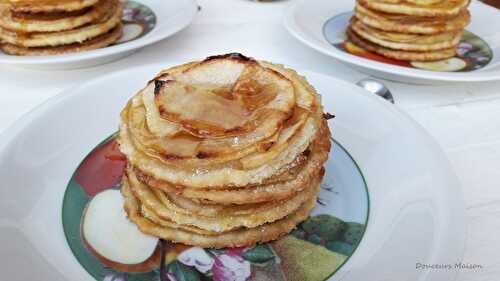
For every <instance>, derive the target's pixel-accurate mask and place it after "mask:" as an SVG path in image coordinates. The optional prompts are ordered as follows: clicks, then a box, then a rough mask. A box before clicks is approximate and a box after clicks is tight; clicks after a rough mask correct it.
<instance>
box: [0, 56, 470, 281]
mask: <svg viewBox="0 0 500 281" xmlns="http://www.w3.org/2000/svg"><path fill="white" fill-rule="evenodd" d="M168 65H169V64H165V65H149V66H143V67H139V68H132V69H127V70H126V71H121V72H116V73H113V74H109V75H106V76H104V77H102V78H98V79H95V80H92V81H89V82H88V83H85V84H82V85H81V86H79V87H77V88H74V89H72V90H70V91H67V92H65V93H63V94H60V95H58V96H56V97H55V98H52V99H50V100H49V101H48V102H46V103H45V104H43V105H42V106H40V107H38V108H37V109H36V110H34V111H32V112H31V113H29V114H27V115H26V116H25V117H23V118H22V119H21V120H19V121H18V122H17V123H16V124H15V125H14V126H13V127H11V128H10V129H8V130H7V131H5V133H4V134H3V135H2V136H1V138H0V178H2V188H1V189H0V241H2V242H3V246H2V247H1V249H0V258H1V259H2V261H3V262H2V263H1V264H0V272H1V274H2V276H3V278H4V279H8V280H12V281H16V280H29V279H31V278H32V277H33V276H36V277H37V278H38V279H40V280H54V281H58V280H90V279H91V277H90V275H89V274H88V273H87V272H86V271H85V270H84V268H83V267H82V266H81V265H80V263H79V262H78V261H77V259H76V258H75V256H74V255H73V254H72V251H71V250H70V247H69V246H68V243H67V242H66V238H65V234H64V230H63V224H62V220H61V209H62V204H63V196H64V192H65V190H66V187H67V184H68V181H69V180H70V178H71V177H72V174H73V172H74V171H75V169H77V167H78V165H79V164H80V163H81V161H82V159H84V158H85V156H86V155H87V154H88V153H89V152H90V151H91V150H92V149H93V148H94V147H95V146H96V145H97V144H98V143H100V142H101V141H103V139H105V138H106V137H107V136H110V135H111V134H113V133H114V132H115V131H116V130H117V125H118V115H119V113H120V110H121V109H122V107H123V106H124V105H125V103H126V101H127V100H128V98H130V96H131V95H133V94H134V93H135V91H137V90H138V89H140V88H141V87H142V86H143V85H144V84H145V81H148V80H149V79H150V78H151V77H153V75H154V74H156V73H157V72H158V71H159V70H160V69H162V68H165V67H167V66H168ZM300 73H302V74H304V75H306V77H307V78H308V79H309V81H310V82H311V83H312V84H313V85H314V86H315V87H316V88H317V89H318V91H319V92H320V93H321V94H322V95H323V102H324V106H325V110H326V111H328V112H331V113H335V115H336V118H335V119H334V120H333V121H331V123H330V125H332V127H333V135H334V138H335V139H336V140H337V141H338V142H339V143H341V144H342V145H343V146H344V148H345V150H346V151H348V152H349V154H350V155H351V156H352V159H354V161H355V162H356V163H357V165H359V168H360V172H358V170H357V168H355V164H353V163H354V162H353V160H352V159H350V158H349V157H348V154H345V153H344V152H342V151H343V149H341V150H338V149H337V150H335V151H338V155H339V156H338V157H340V158H338V161H335V160H334V161H333V162H330V163H332V164H331V165H333V167H335V163H338V164H340V166H338V168H337V169H336V171H335V172H338V175H339V176H338V179H337V182H335V179H334V178H332V177H329V176H328V175H331V176H333V177H335V173H333V174H332V171H327V179H326V182H327V183H331V184H334V185H335V184H340V185H344V188H349V187H351V188H353V189H355V190H353V191H345V190H344V189H341V190H344V191H342V192H340V193H345V194H348V195H346V196H347V197H346V198H351V199H346V200H343V199H342V200H338V201H337V202H338V203H336V204H334V205H336V206H334V209H336V210H337V211H335V212H337V215H338V216H339V217H341V218H342V219H344V220H355V221H356V220H363V219H366V216H367V211H368V210H367V208H368V206H366V205H364V204H366V203H362V200H361V201H360V200H359V198H364V197H363V196H365V195H363V193H364V192H359V190H363V188H362V187H361V189H359V188H358V186H363V181H362V180H360V176H359V175H360V174H362V175H363V176H364V179H365V180H366V184H367V186H368V191H369V198H370V201H369V204H370V206H369V213H370V214H369V218H368V222H367V228H366V232H365V234H364V237H363V238H362V240H361V243H360V245H359V247H358V248H357V249H356V250H355V252H354V254H353V255H352V256H351V258H350V259H348V261H347V262H346V263H345V264H344V265H343V266H342V267H341V268H340V269H339V270H338V271H337V272H336V273H335V275H334V276H333V277H332V279H331V280H370V279H371V278H372V277H373V276H380V277H382V276H383V277H384V280H428V281H431V280H435V281H438V280H439V281H445V280H452V278H453V277H454V275H455V271H447V270H434V271H426V270H416V269H415V267H416V264H417V263H422V264H448V263H449V264H454V263H455V262H459V261H460V260H461V257H462V253H463V246H464V234H465V228H464V224H463V221H464V209H463V202H462V197H461V193H460V187H459V183H458V181H457V178H456V176H455V175H454V174H453V172H452V170H451V168H450V165H449V163H448V161H447V160H446V158H445V156H444V154H443V153H442V151H441V150H440V149H439V147H438V146H437V145H436V143H435V142H434V141H433V140H432V139H431V138H430V137H429V136H428V135H427V134H426V133H425V132H424V131H423V130H422V129H421V128H420V127H419V126H418V125H416V124H415V122H413V121H412V120H411V119H410V118H409V117H408V116H406V115H405V114H404V113H402V112H400V111H399V110H398V109H397V108H396V107H394V106H393V105H391V104H389V103H387V102H386V101H384V100H382V99H380V98H378V97H376V96H374V95H372V94H369V93H367V92H365V91H363V90H361V89H360V88H358V87H356V86H354V85H351V84H348V83H346V82H343V81H340V80H337V79H335V78H332V77H329V76H325V75H322V74H318V73H314V72H309V71H300ZM335 151H334V155H333V157H334V158H335V157H336V155H335ZM331 165H330V164H329V165H328V166H327V169H328V170H331V167H332V166H331ZM343 169H344V170H347V171H348V172H347V173H346V172H345V171H343ZM353 171H354V172H353ZM349 174H351V176H349ZM342 175H347V176H346V177H344V176H342ZM349 194H350V195H349ZM356 198H358V199H356ZM341 202H344V204H342V203H341ZM356 202H361V203H356ZM356 204H361V205H358V206H357V205H356ZM346 210H348V211H349V210H350V211H349V212H350V213H345V211H346ZM353 210H354V211H353ZM343 211H344V213H342V212H343ZM75 223H77V224H78V223H79V221H78V220H76V222H75ZM77 236H78V235H77ZM69 238H70V239H79V237H69Z"/></svg>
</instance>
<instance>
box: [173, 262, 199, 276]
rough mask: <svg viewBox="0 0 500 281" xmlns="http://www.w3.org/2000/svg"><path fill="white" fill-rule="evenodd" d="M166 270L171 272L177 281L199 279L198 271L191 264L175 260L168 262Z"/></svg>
mask: <svg viewBox="0 0 500 281" xmlns="http://www.w3.org/2000/svg"><path fill="white" fill-rule="evenodd" d="M167 272H169V273H173V274H174V275H175V277H177V280H179V281H200V280H201V278H200V274H199V272H198V271H197V270H196V269H194V268H193V267H191V266H187V265H185V264H182V263H180V262H179V261H177V260H175V261H173V262H171V263H169V264H168V266H167Z"/></svg>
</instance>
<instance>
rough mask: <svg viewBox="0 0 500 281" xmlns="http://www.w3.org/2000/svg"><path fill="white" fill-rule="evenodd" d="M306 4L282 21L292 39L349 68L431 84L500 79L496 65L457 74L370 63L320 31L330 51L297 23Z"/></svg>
mask: <svg viewBox="0 0 500 281" xmlns="http://www.w3.org/2000/svg"><path fill="white" fill-rule="evenodd" d="M315 1H318V2H319V1H324V2H328V3H332V6H333V5H335V4H333V3H336V2H335V1H327V0H315ZM474 3H475V2H474ZM307 4H309V6H314V5H313V4H311V1H310V0H297V1H295V2H293V3H291V4H290V5H289V6H288V7H287V8H286V11H285V12H284V16H283V20H282V22H283V25H284V26H285V29H286V30H287V31H288V33H290V34H291V35H292V37H294V38H295V39H297V40H298V41H299V42H301V43H302V44H304V45H306V46H308V47H309V48H311V49H313V50H315V51H317V52H319V53H321V54H324V55H327V56H329V57H333V58H334V59H337V60H338V61H340V62H342V63H344V64H347V65H349V66H351V65H353V66H355V67H356V68H363V69H367V70H371V71H377V72H383V73H387V74H390V75H395V76H400V77H404V78H412V79H421V80H427V81H431V82H485V81H496V80H500V66H498V65H494V66H493V67H492V68H488V66H486V67H485V68H483V69H480V70H478V71H476V72H467V73H457V72H438V71H426V70H420V69H414V68H404V67H400V66H395V65H389V64H386V63H381V62H376V61H371V60H367V59H364V58H360V57H357V56H354V55H351V54H348V53H345V52H342V51H340V50H337V49H336V48H335V47H333V46H331V44H330V43H329V42H328V41H326V39H325V38H324V36H323V32H322V30H321V32H320V33H321V34H322V37H321V38H322V40H324V43H325V44H328V46H329V47H328V48H326V47H323V46H321V45H319V44H317V43H316V42H315V41H314V40H310V36H309V35H308V34H307V33H305V32H304V31H303V29H301V28H299V27H298V25H297V24H296V22H295V20H294V16H295V15H296V14H297V13H298V12H299V11H300V10H301V9H300V8H301V7H302V6H303V5H307ZM483 5H485V4H483ZM473 6H474V5H471V6H470V7H473ZM485 6H486V5H485ZM486 8H491V7H489V6H486ZM342 12H346V11H341V12H338V13H337V14H335V15H332V16H331V17H329V18H328V19H327V20H329V19H331V18H332V17H334V16H336V15H338V14H340V13H342ZM325 23H326V22H324V23H323V26H324V24H325ZM323 26H321V29H322V28H323ZM472 32H473V31H472ZM308 37H309V38H308ZM494 55H495V54H493V56H494Z"/></svg>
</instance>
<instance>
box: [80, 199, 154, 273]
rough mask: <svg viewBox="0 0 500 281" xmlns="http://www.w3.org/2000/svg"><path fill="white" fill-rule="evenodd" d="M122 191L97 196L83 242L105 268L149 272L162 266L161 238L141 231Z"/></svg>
mask: <svg viewBox="0 0 500 281" xmlns="http://www.w3.org/2000/svg"><path fill="white" fill-rule="evenodd" d="M123 203H124V200H123V197H122V195H121V194H120V191H119V190H106V191H103V192H101V193H99V194H97V195H96V196H95V197H94V198H92V200H91V201H90V202H89V204H88V205H87V208H86V210H85V213H84V215H83V218H82V223H81V235H82V240H83V242H84V244H85V246H86V247H87V249H88V250H89V251H90V252H91V253H92V254H93V255H94V256H95V257H96V258H97V259H98V260H99V261H100V262H102V263H103V264H104V265H106V266H109V267H112V268H115V269H118V270H120V271H125V272H147V271H150V270H151V269H152V268H153V265H155V264H158V261H159V258H160V250H159V247H158V238H156V237H152V236H148V235H145V234H143V233H142V232H140V231H139V230H138V229H137V227H136V226H135V225H134V224H133V223H131V222H130V221H129V220H128V219H127V216H126V213H125V211H124V210H123Z"/></svg>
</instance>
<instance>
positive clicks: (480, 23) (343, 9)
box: [284, 0, 500, 84]
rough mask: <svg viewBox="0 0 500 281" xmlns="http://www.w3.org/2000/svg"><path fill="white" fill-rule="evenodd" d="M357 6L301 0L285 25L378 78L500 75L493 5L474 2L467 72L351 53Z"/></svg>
mask: <svg viewBox="0 0 500 281" xmlns="http://www.w3.org/2000/svg"><path fill="white" fill-rule="evenodd" d="M354 5H355V1H352V0H351V1H329V0H312V1H310V0H299V1H297V2H294V3H293V4H292V5H291V6H290V7H289V8H288V10H287V12H286V13H285V18H284V24H285V26H286V28H287V30H288V31H289V32H290V33H291V34H292V35H293V36H294V37H295V38H297V39H298V40H299V41H301V42H302V43H304V44H305V45H307V46H309V47H311V48H312V49H315V50H316V51H319V52H321V53H323V54H325V55H328V56H331V57H334V58H336V59H338V60H340V61H341V62H343V63H346V64H347V65H350V66H351V67H353V68H355V69H357V70H359V71H361V72H365V73H368V74H370V75H373V76H377V77H380V78H384V79H388V80H395V81H401V82H409V83H423V84H429V83H437V82H475V81H477V82H479V81H493V80H500V43H499V42H500V31H499V30H498V29H494V28H488V26H497V25H500V14H499V13H498V10H496V9H495V8H492V7H490V6H487V5H485V4H483V3H480V2H477V1H472V2H471V5H470V7H469V10H470V12H471V15H472V21H471V23H470V25H469V26H467V28H466V30H468V31H469V33H467V36H464V38H465V39H466V40H465V41H464V42H462V45H461V48H460V49H459V50H461V52H465V54H464V57H466V56H467V58H466V59H471V62H474V63H475V65H473V66H471V67H469V69H468V70H469V71H461V72H442V71H431V70H423V69H418V68H415V67H408V66H399V65H394V64H389V63H385V62H380V61H376V60H373V59H367V58H365V57H361V56H359V55H353V54H351V53H349V52H347V51H346V50H345V48H342V47H341V45H342V43H343V42H344V40H345V33H344V31H345V27H347V24H348V20H349V18H350V16H351V15H352V11H353V9H354ZM469 35H470V36H469ZM477 39H479V40H477ZM477 41H480V42H477ZM471 43H474V44H471ZM476 43H477V44H476ZM478 46H479V47H481V48H482V49H484V52H483V51H481V52H479V51H478V52H472V51H471V52H468V53H467V51H468V49H467V48H469V47H471V48H472V47H474V48H476V47H478ZM488 52H491V53H488ZM476 58H477V59H476Z"/></svg>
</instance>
